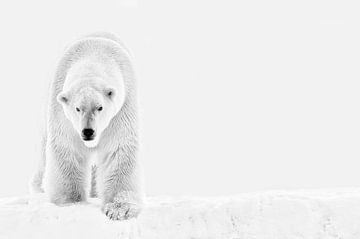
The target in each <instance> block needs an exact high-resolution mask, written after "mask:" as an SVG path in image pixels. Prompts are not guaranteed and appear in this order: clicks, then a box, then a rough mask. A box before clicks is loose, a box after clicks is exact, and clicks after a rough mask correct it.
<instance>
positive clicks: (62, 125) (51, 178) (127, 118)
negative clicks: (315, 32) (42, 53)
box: [30, 33, 144, 220]
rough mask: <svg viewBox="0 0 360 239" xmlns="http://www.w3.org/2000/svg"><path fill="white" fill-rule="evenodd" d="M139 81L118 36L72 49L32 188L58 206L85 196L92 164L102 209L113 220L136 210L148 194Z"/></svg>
mask: <svg viewBox="0 0 360 239" xmlns="http://www.w3.org/2000/svg"><path fill="white" fill-rule="evenodd" d="M135 83H136V82H135V74H134V69H133V65H132V61H131V56H130V54H129V52H128V50H127V49H126V48H125V47H124V45H123V44H122V43H121V41H120V40H119V39H118V38H117V37H116V36H114V35H112V34H109V33H99V34H98V33H97V34H92V35H89V36H86V37H84V38H81V39H79V40H77V41H76V42H74V43H73V44H71V45H70V46H69V47H68V48H67V50H66V51H65V54H64V55H63V57H62V58H61V59H60V62H59V64H58V66H57V71H56V74H55V78H54V80H53V81H52V84H51V89H50V98H49V103H48V110H47V120H46V122H47V127H46V132H45V133H44V137H43V140H42V141H43V142H42V145H43V150H42V154H43V155H42V160H41V162H40V165H39V170H38V171H37V172H36V174H35V176H34V177H33V179H32V182H31V184H30V185H31V191H32V192H42V191H45V193H46V194H47V195H48V197H49V198H50V200H51V201H52V202H53V203H55V204H64V203H71V202H79V201H85V200H86V198H87V196H88V195H89V192H90V189H91V183H90V181H91V171H92V170H91V168H92V166H93V165H94V164H95V165H96V193H97V195H98V196H99V197H100V198H101V199H102V204H103V206H102V211H103V212H104V213H105V214H106V215H107V216H108V217H109V218H110V219H113V220H122V219H127V218H131V217H136V216H137V215H138V214H139V212H140V210H141V208H142V205H143V201H144V192H143V182H142V170H141V167H140V162H139V160H138V159H137V151H138V125H137V102H136V87H135ZM93 172H94V170H93ZM42 182H43V183H42ZM93 185H95V184H93ZM91 190H92V193H93V194H94V192H93V191H94V188H92V189H91Z"/></svg>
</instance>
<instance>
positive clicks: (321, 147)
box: [0, 0, 360, 196]
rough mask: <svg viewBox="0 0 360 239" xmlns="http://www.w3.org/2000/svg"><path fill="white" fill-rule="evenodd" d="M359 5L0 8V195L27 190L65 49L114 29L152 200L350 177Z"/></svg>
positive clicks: (356, 125)
mask: <svg viewBox="0 0 360 239" xmlns="http://www.w3.org/2000/svg"><path fill="white" fill-rule="evenodd" d="M358 15H359V8H358V6H356V4H355V1H354V2H348V1H278V0H277V1H206V0H201V1H200V0H198V1H192V0H182V1H166V0H163V1H157V0H155V1H142V0H139V1H131V0H129V1H99V2H93V1H58V2H57V3H55V2H54V1H43V2H40V1H23V2H18V1H11V3H10V1H8V3H4V1H3V2H1V4H0V29H1V37H0V66H1V67H0V102H1V110H0V112H1V113H0V155H1V167H0V189H1V190H0V196H10V195H21V194H25V193H27V181H28V178H29V177H30V175H31V173H32V171H33V170H34V168H35V162H36V160H37V159H38V157H39V156H38V151H39V142H38V141H39V133H38V131H39V128H40V125H41V123H40V119H41V114H42V107H43V102H44V96H45V95H46V91H47V84H48V82H50V80H51V78H52V76H53V74H54V70H55V66H56V62H57V59H58V57H59V56H60V55H61V53H62V51H63V49H64V47H65V46H66V45H67V44H69V43H70V42H71V41H72V40H74V39H76V38H78V37H79V36H81V35H84V34H88V33H91V32H93V31H98V30H105V31H110V32H113V33H116V34H118V35H119V36H120V37H121V38H122V39H123V40H124V41H125V42H126V43H127V45H128V47H129V48H130V49H131V51H132V52H133V55H134V56H135V59H136V66H137V72H138V77H139V82H138V87H139V100H140V107H141V128H142V130H141V135H142V141H141V144H142V148H141V160H142V161H143V163H144V165H145V170H146V171H145V173H146V186H147V192H148V194H151V195H154V194H155V195H159V194H167V195H184V194H188V195H189V194H191V195H227V194H236V193H241V192H250V191H257V190H269V189H298V188H319V187H349V186H359V185H360V173H359V159H360V150H359V149H360V147H359V146H360V111H359V109H360V107H359V103H360V89H359V86H360V83H359V69H360V67H359V66H360V64H359V63H360V52H359V50H360V39H359V38H360V37H359V29H360V28H359V23H360V22H359V17H358Z"/></svg>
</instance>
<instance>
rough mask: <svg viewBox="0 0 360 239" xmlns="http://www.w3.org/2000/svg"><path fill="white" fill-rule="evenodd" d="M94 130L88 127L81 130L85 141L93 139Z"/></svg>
mask: <svg viewBox="0 0 360 239" xmlns="http://www.w3.org/2000/svg"><path fill="white" fill-rule="evenodd" d="M94 133H95V131H94V130H93V129H90V128H86V129H83V130H82V137H83V139H84V140H85V141H88V140H93V139H94Z"/></svg>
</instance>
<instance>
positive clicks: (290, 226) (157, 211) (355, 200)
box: [0, 189, 360, 239]
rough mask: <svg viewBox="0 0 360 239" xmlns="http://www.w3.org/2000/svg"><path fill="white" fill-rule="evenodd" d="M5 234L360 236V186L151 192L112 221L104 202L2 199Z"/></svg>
mask: <svg viewBox="0 0 360 239" xmlns="http://www.w3.org/2000/svg"><path fill="white" fill-rule="evenodd" d="M0 238H1V239H3V238H6V239H8V238H36V239H41V238H87V239H91V238H104V239H105V238H111V239H114V238H149V239H152V238H157V239H159V238H166V239H169V238H172V239H176V238H193V239H195V238H198V239H200V238H201V239H204V238H214V239H215V238H216V239H222V238H226V239H228V238H233V239H242V238H261V239H263V238H265V239H271V238H274V239H275V238H276V239H282V238H284V239H285V238H286V239H295V238H324V239H325V238H326V239H328V238H343V239H350V238H354V239H355V238H356V239H358V238H360V190H358V189H342V190H340V189H333V190H314V191H270V192H258V193H249V194H241V195H237V196H229V197H208V198H200V197H149V198H148V202H147V206H146V208H145V209H144V210H143V212H142V214H141V215H140V216H139V218H138V219H131V220H128V221H111V220H109V219H108V218H106V216H105V215H103V214H102V213H101V212H100V201H99V200H98V199H90V200H89V201H88V202H87V203H79V204H71V205H66V206H61V207H59V206H56V205H54V204H52V203H49V202H48V201H47V200H46V198H45V197H44V196H43V195H37V196H24V197H16V198H3V199H0Z"/></svg>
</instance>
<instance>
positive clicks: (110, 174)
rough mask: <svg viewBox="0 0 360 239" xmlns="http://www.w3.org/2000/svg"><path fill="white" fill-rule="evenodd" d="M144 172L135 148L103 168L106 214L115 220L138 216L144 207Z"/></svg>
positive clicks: (111, 158) (120, 152)
mask: <svg viewBox="0 0 360 239" xmlns="http://www.w3.org/2000/svg"><path fill="white" fill-rule="evenodd" d="M141 177H142V172H141V169H140V165H139V162H137V161H136V158H135V152H133V151H132V150H131V148H127V149H124V148H123V149H119V150H118V151H116V152H115V153H112V154H110V155H109V156H107V157H106V159H105V160H104V161H103V163H102V164H101V165H99V178H98V183H99V189H100V196H101V198H102V200H103V207H102V211H103V212H104V213H105V214H106V215H107V216H108V217H109V218H110V219H112V220H124V219H130V218H133V217H137V216H138V215H139V213H140V211H141V208H142V205H143V200H144V196H143V189H142V180H141V179H142V178H141Z"/></svg>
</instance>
